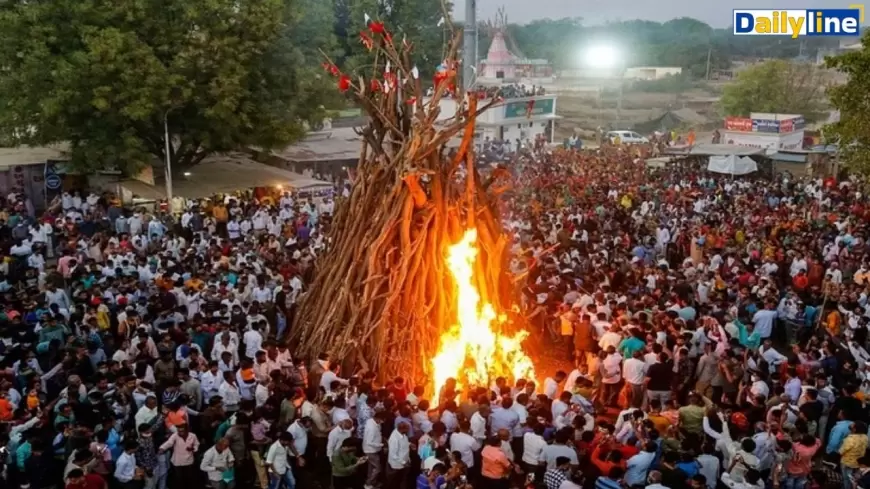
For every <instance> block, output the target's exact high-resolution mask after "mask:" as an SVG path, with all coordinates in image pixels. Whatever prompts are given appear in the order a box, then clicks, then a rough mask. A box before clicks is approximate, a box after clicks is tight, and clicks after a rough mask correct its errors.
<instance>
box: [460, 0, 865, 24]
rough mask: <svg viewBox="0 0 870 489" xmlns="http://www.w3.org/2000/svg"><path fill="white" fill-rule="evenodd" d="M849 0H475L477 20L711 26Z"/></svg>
mask: <svg viewBox="0 0 870 489" xmlns="http://www.w3.org/2000/svg"><path fill="white" fill-rule="evenodd" d="M454 2H455V3H454V11H455V13H456V17H457V19H462V18H464V10H465V0H454ZM850 3H851V2H850V1H849V0H842V1H841V0H792V1H785V0H755V1H749V0H720V1H715V2H713V1H709V0H707V1H698V0H658V1H656V0H653V1H650V0H622V1H617V2H614V1H612V0H477V9H478V14H477V15H478V20H485V19H489V18H492V17H494V16H495V12H496V10H497V9H498V8H499V7H501V6H504V8H505V11H506V12H507V16H508V21H509V22H513V23H519V24H522V23H526V22H528V21H531V20H535V19H543V18H553V19H558V18H562V17H582V18H583V21H584V23H585V24H590V25H592V24H602V23H605V22H608V21H615V20H632V19H644V20H655V21H658V22H663V21H667V20H671V19H674V18H677V17H694V18H696V19H699V20H702V21H704V22H706V23H708V24H710V25H712V26H713V27H728V26H729V25H731V15H732V10H733V9H735V8H739V9H774V8H792V9H807V8H847V7H848V6H849V5H850Z"/></svg>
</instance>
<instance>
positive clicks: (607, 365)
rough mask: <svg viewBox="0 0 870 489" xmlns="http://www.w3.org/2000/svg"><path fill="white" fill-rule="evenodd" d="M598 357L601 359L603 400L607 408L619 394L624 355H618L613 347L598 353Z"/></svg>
mask: <svg viewBox="0 0 870 489" xmlns="http://www.w3.org/2000/svg"><path fill="white" fill-rule="evenodd" d="M598 355H599V358H601V367H600V369H601V387H602V393H601V394H602V395H601V400H602V402H603V403H604V405H605V406H610V405H612V404H613V403H614V401H615V400H616V395H617V394H619V392H618V388H617V387H618V386H619V381H620V380H621V375H620V373H621V370H622V355H620V354H619V353H616V348H614V347H612V346H611V347H609V348H608V349H607V350H606V351H604V350H602V351H600V352H598Z"/></svg>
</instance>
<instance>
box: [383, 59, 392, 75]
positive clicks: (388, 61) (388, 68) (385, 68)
mask: <svg viewBox="0 0 870 489" xmlns="http://www.w3.org/2000/svg"><path fill="white" fill-rule="evenodd" d="M391 68H392V65H390V60H387V66H385V67H384V73H389V72H390V69H391Z"/></svg>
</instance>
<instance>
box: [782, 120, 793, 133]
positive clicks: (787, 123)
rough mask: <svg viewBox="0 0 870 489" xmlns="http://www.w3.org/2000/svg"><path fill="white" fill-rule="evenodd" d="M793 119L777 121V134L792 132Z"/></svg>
mask: <svg viewBox="0 0 870 489" xmlns="http://www.w3.org/2000/svg"><path fill="white" fill-rule="evenodd" d="M794 130H795V128H794V119H787V120H784V121H779V133H780V134H786V133H789V132H794Z"/></svg>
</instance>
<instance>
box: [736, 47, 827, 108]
mask: <svg viewBox="0 0 870 489" xmlns="http://www.w3.org/2000/svg"><path fill="white" fill-rule="evenodd" d="M823 98H824V79H823V77H822V73H821V71H820V70H818V69H817V68H816V67H815V66H813V65H810V64H807V63H794V62H790V61H785V60H773V61H767V62H765V63H761V64H758V65H756V66H753V67H751V68H748V69H746V70H745V71H742V72H740V73H739V74H738V76H737V80H735V81H734V83H731V84H729V85H727V86H726V87H725V88H724V90H723V92H722V99H721V100H720V102H719V105H720V109H721V112H722V114H723V115H726V116H741V117H746V116H749V113H750V112H775V113H784V114H801V115H803V116H804V118H806V119H807V120H809V121H814V120H818V119H819V118H820V117H821V115H822V112H823V110H824V102H823Z"/></svg>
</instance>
